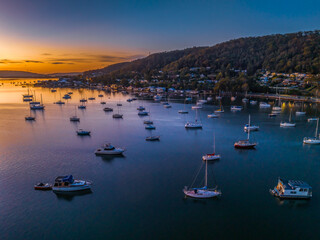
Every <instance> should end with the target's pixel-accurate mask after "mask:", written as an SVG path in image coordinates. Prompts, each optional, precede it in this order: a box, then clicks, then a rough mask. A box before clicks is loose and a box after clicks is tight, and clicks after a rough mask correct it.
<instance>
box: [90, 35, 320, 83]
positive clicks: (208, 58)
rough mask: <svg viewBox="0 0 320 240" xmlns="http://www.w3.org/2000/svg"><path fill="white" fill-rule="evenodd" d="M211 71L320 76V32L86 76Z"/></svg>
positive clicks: (248, 41)
mask: <svg viewBox="0 0 320 240" xmlns="http://www.w3.org/2000/svg"><path fill="white" fill-rule="evenodd" d="M191 67H211V69H214V70H215V71H216V72H223V71H226V70H229V69H243V70H244V69H246V70H247V71H248V75H252V74H254V73H255V72H256V70H258V69H267V70H271V71H276V72H286V73H291V72H303V73H312V74H318V73H320V31H310V32H298V33H290V34H276V35H268V36H262V37H247V38H239V39H235V40H230V41H227V42H224V43H220V44H217V45H214V46H212V47H194V48H188V49H185V50H176V51H170V52H162V53H156V54H152V55H150V56H148V57H145V58H143V59H139V60H135V61H132V62H126V63H120V64H115V65H111V66H108V67H106V68H104V69H99V70H93V71H88V72H85V73H84V74H85V75H92V74H94V75H96V74H98V73H99V74H98V75H100V76H101V75H105V76H111V77H124V76H132V72H137V73H140V74H145V73H149V72H150V71H153V70H163V71H167V72H169V71H173V72H179V71H180V70H181V69H183V68H191Z"/></svg>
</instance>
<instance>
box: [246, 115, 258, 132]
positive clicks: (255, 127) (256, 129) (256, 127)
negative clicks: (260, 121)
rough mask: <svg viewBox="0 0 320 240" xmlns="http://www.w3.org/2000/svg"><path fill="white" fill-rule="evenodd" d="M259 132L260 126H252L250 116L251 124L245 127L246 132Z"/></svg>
mask: <svg viewBox="0 0 320 240" xmlns="http://www.w3.org/2000/svg"><path fill="white" fill-rule="evenodd" d="M258 130H259V126H255V125H251V116H250V114H249V122H248V124H246V125H245V126H244V131H245V132H247V131H258Z"/></svg>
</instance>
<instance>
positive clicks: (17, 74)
mask: <svg viewBox="0 0 320 240" xmlns="http://www.w3.org/2000/svg"><path fill="white" fill-rule="evenodd" d="M45 77H47V76H46V75H42V74H38V73H32V72H24V71H6V70H0V78H45Z"/></svg>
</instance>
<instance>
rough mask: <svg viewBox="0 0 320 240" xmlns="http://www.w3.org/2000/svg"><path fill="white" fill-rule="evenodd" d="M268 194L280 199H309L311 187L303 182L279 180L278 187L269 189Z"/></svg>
mask: <svg viewBox="0 0 320 240" xmlns="http://www.w3.org/2000/svg"><path fill="white" fill-rule="evenodd" d="M270 193H271V194H272V195H273V196H275V197H278V198H280V199H310V198H312V187H311V186H310V185H309V184H308V183H306V182H304V181H298V180H288V181H287V180H284V179H281V178H279V179H278V185H277V186H275V187H274V189H270Z"/></svg>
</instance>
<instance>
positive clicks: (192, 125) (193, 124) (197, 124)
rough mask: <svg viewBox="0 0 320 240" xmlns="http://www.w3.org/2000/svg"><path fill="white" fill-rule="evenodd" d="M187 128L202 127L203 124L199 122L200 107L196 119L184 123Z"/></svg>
mask: <svg viewBox="0 0 320 240" xmlns="http://www.w3.org/2000/svg"><path fill="white" fill-rule="evenodd" d="M184 127H185V128H193V129H196V128H202V124H201V123H199V122H198V109H196V117H195V121H194V122H187V123H186V124H185V125H184Z"/></svg>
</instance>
